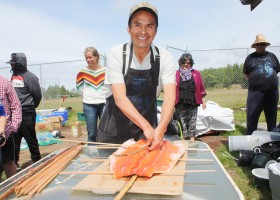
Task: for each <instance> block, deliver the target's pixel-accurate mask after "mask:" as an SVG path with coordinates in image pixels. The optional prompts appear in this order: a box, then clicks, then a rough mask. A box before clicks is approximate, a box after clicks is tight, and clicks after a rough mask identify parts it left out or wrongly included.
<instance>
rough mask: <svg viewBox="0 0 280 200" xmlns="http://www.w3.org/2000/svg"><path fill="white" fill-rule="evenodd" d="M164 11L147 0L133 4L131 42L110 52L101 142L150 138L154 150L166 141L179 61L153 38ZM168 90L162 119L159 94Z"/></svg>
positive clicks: (129, 29)
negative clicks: (165, 136) (158, 117)
mask: <svg viewBox="0 0 280 200" xmlns="http://www.w3.org/2000/svg"><path fill="white" fill-rule="evenodd" d="M157 27H158V13H157V10H156V8H155V7H154V6H152V5H151V4H149V3H146V2H143V3H139V4H137V5H135V6H134V7H132V9H131V11H130V14H129V20H128V29H127V31H128V33H129V34H130V37H131V42H129V43H128V44H127V45H119V46H116V47H114V48H113V49H111V50H110V51H109V53H108V54H107V71H106V78H105V84H107V85H109V87H110V89H109V93H108V94H107V100H106V105H105V110H104V113H103V115H102V117H101V120H100V124H99V129H98V135H97V140H98V142H107V143H123V142H124V141H126V140H128V139H130V138H134V139H135V140H138V139H139V138H144V137H145V138H146V139H147V145H148V146H149V150H154V149H158V148H160V147H161V146H162V144H163V137H164V133H165V131H166V129H167V125H168V123H169V122H170V119H171V116H172V114H173V110H174V103H175V72H176V63H175V60H174V58H173V57H172V55H171V54H170V53H168V52H167V51H165V50H164V49H162V48H160V49H158V48H157V47H155V46H154V45H153V44H152V42H153V40H154V38H155V36H156V34H157ZM162 89H163V90H164V102H163V105H162V112H161V119H160V122H159V124H158V123H157V109H156V107H157V104H156V103H157V101H156V100H157V97H158V95H159V94H160V92H161V91H162Z"/></svg>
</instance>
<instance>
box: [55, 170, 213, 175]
mask: <svg viewBox="0 0 280 200" xmlns="http://www.w3.org/2000/svg"><path fill="white" fill-rule="evenodd" d="M214 171H216V170H180V171H174V172H172V171H169V172H166V171H155V172H154V174H171V175H176V174H178V173H196V172H214ZM60 174H63V175H65V174H103V175H114V173H113V172H109V171H62V172H60Z"/></svg>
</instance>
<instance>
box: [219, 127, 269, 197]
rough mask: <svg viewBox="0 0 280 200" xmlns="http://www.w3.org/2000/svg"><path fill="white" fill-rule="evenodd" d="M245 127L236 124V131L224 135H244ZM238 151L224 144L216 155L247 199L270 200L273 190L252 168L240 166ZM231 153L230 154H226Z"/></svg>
mask: <svg viewBox="0 0 280 200" xmlns="http://www.w3.org/2000/svg"><path fill="white" fill-rule="evenodd" d="M244 134H245V128H244V127H243V126H240V125H236V126H235V131H230V132H225V133H223V134H221V135H222V136H232V135H244ZM238 153H239V152H238V151H232V152H229V151H228V146H227V145H222V146H221V147H219V148H218V149H217V151H216V155H217V157H218V158H219V160H220V161H221V163H222V164H223V166H224V167H225V169H226V170H227V171H228V172H229V174H230V175H231V177H232V179H233V180H234V182H235V183H236V185H237V186H238V188H239V189H240V191H241V192H242V194H243V195H244V197H245V199H248V200H249V199H250V200H251V199H253V200H270V199H271V192H270V189H269V186H268V185H265V184H264V183H262V182H260V181H259V180H257V179H256V178H255V177H254V176H253V175H252V172H251V171H252V169H251V168H250V167H249V166H248V167H240V166H238V162H237V159H238ZM225 155H229V156H225Z"/></svg>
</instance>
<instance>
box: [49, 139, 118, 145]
mask: <svg viewBox="0 0 280 200" xmlns="http://www.w3.org/2000/svg"><path fill="white" fill-rule="evenodd" d="M46 139H47V140H58V141H62V142H75V143H83V144H100V145H104V146H106V145H107V146H119V147H120V146H121V144H113V143H102V142H86V141H80V140H65V139H58V138H46Z"/></svg>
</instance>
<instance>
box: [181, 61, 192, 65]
mask: <svg viewBox="0 0 280 200" xmlns="http://www.w3.org/2000/svg"><path fill="white" fill-rule="evenodd" d="M185 64H187V65H190V64H191V63H190V62H186V61H183V62H182V65H185Z"/></svg>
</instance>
